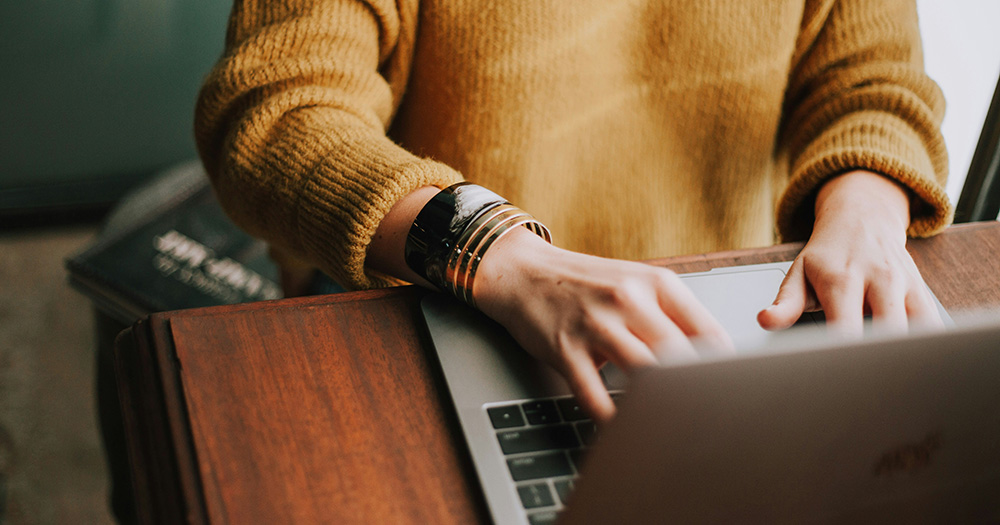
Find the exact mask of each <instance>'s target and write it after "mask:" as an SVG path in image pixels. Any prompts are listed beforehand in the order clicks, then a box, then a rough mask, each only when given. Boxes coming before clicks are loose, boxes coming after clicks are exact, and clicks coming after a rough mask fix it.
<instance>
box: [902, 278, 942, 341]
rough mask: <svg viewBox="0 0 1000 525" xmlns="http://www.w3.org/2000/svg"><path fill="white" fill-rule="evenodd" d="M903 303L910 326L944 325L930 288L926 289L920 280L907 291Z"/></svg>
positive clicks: (938, 326)
mask: <svg viewBox="0 0 1000 525" xmlns="http://www.w3.org/2000/svg"><path fill="white" fill-rule="evenodd" d="M905 305H906V313H907V315H908V316H909V317H910V324H911V326H913V327H915V328H919V329H934V328H942V327H944V321H943V320H942V319H941V313H940V312H939V311H938V308H937V303H935V302H934V299H933V298H932V297H931V292H930V290H928V289H927V287H926V286H925V285H924V283H923V281H922V280H921V281H920V282H919V283H917V284H915V285H914V286H913V287H912V288H911V289H910V290H909V291H908V292H907V294H906V298H905Z"/></svg>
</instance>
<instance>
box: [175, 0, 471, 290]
mask: <svg viewBox="0 0 1000 525" xmlns="http://www.w3.org/2000/svg"><path fill="white" fill-rule="evenodd" d="M415 18H416V2H415V1H411V2H398V3H397V2H393V1H391V0H385V1H382V0H371V1H368V2H361V1H359V0H337V1H334V0H329V1H318V0H317V1H312V0H239V1H237V2H235V4H234V7H233V11H232V15H231V17H230V21H229V30H228V33H227V37H226V48H225V53H224V55H223V57H222V58H221V60H220V61H219V63H218V64H217V65H216V67H215V68H214V69H213V70H212V72H211V73H210V74H209V76H208V78H207V80H206V81H205V83H204V85H203V87H202V91H201V93H200V95H199V99H198V105H197V109H196V117H195V128H196V133H195V135H196V141H197V144H198V149H199V153H200V155H201V157H202V160H203V162H204V164H205V167H206V170H207V171H208V173H209V176H210V177H211V179H212V182H213V186H214V188H215V190H216V193H217V194H218V196H219V200H220V202H221V203H222V205H223V207H224V208H225V209H226V211H227V213H229V215H231V216H232V217H233V219H234V220H236V222H238V223H239V224H240V225H241V226H243V227H244V228H245V229H247V230H248V231H249V232H250V233H252V234H254V235H257V236H259V237H262V238H264V239H266V240H267V241H269V242H270V243H272V244H273V245H277V246H278V247H279V248H281V249H283V250H287V251H290V252H291V253H294V254H295V255H296V256H297V257H299V258H301V259H303V260H306V261H309V262H312V263H314V264H316V265H317V266H319V267H320V268H321V269H323V270H324V271H326V272H327V273H328V274H330V275H331V276H332V277H333V278H334V279H336V280H337V281H339V282H340V283H341V284H343V285H345V286H348V287H351V288H372V287H378V286H385V285H389V284H394V283H395V282H396V281H394V280H393V279H391V278H389V277H387V276H384V275H380V274H378V273H376V272H374V271H371V270H369V269H367V268H366V267H365V264H364V262H365V254H366V251H367V247H368V245H369V243H370V242H371V239H372V237H373V235H374V233H375V230H376V228H377V227H378V224H379V222H381V220H382V218H383V217H384V216H385V214H386V213H387V212H388V211H389V209H390V208H391V207H392V205H393V204H394V203H396V202H397V201H398V200H399V199H400V198H402V197H403V196H405V195H406V194H408V193H409V192H411V191H413V190H415V189H417V188H419V187H422V186H427V185H435V186H439V187H443V186H446V185H448V184H451V183H453V182H456V181H458V180H460V178H461V177H460V175H459V174H458V173H457V172H455V171H454V170H452V169H450V168H448V167H447V166H444V165H443V164H440V163H437V162H434V161H431V160H428V159H422V158H418V157H416V156H414V155H412V154H411V153H409V152H407V151H405V150H404V149H403V148H401V147H399V146H397V145H396V144H394V143H393V142H392V141H391V140H390V139H389V138H387V136H386V128H387V126H388V123H389V122H390V120H391V118H392V115H393V113H394V111H395V109H396V108H397V106H398V104H399V100H400V98H401V96H402V92H403V88H404V86H405V83H406V77H407V74H408V72H409V62H410V60H411V57H412V48H413V36H414V31H415V23H416V22H415Z"/></svg>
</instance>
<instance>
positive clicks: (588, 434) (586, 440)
mask: <svg viewBox="0 0 1000 525" xmlns="http://www.w3.org/2000/svg"><path fill="white" fill-rule="evenodd" d="M576 431H577V432H579V433H580V441H582V442H583V446H585V447H589V446H591V445H593V444H594V441H595V440H596V439H597V425H596V424H594V422H593V421H590V420H588V421H581V422H579V423H577V424H576Z"/></svg>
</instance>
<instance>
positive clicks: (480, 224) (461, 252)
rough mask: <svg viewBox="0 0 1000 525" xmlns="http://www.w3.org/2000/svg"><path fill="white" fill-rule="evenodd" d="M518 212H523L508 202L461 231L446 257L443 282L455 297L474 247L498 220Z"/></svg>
mask: <svg viewBox="0 0 1000 525" xmlns="http://www.w3.org/2000/svg"><path fill="white" fill-rule="evenodd" d="M520 214H524V212H523V211H521V210H520V209H518V208H516V207H514V206H511V205H509V204H508V205H502V206H498V207H496V208H494V209H492V210H490V211H488V212H487V213H484V214H483V215H482V216H481V217H478V218H477V220H476V221H474V222H473V223H472V224H470V225H469V226H468V227H467V228H466V230H465V231H464V232H463V233H462V236H461V237H460V238H459V241H458V242H456V243H455V249H454V250H453V251H452V253H451V255H450V257H449V258H448V266H447V270H446V273H445V282H446V284H447V285H448V287H449V291H450V292H451V293H452V294H454V295H455V296H456V297H460V293H459V290H458V289H459V284H458V280H459V276H460V274H461V273H462V272H463V271H464V268H466V267H467V266H468V259H469V258H471V256H472V254H473V253H474V252H475V248H476V247H477V246H479V244H481V243H482V240H483V239H484V238H485V237H486V235H488V233H489V231H490V229H492V228H493V227H494V226H495V225H496V223H497V222H498V221H499V220H502V219H503V218H506V217H510V216H512V215H520Z"/></svg>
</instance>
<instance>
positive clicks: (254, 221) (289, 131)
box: [196, 0, 951, 288]
mask: <svg viewBox="0 0 1000 525" xmlns="http://www.w3.org/2000/svg"><path fill="white" fill-rule="evenodd" d="M922 62H923V57H922V52H921V47H920V38H919V34H918V26H917V19H916V11H915V7H914V5H913V1H912V0H880V1H871V0H853V1H850V0H844V1H838V0H816V1H812V0H780V1H779V0H768V1H766V2H759V1H735V0H733V1H706V0H691V1H681V0H677V1H658V0H615V1H609V0H530V1H488V0H423V1H416V0H399V1H388V0H386V1H383V0H372V1H368V2H362V1H357V0H337V1H335V0H327V1H318V0H317V1H309V0H242V1H238V2H236V4H235V7H234V9H233V13H232V17H231V20H230V25H229V33H228V37H227V42H226V51H225V54H224V56H223V57H222V59H221V60H220V62H219V63H218V65H217V66H216V67H215V69H214V70H213V71H212V72H211V74H210V75H209V77H208V79H207V80H206V82H205V85H204V87H203V90H202V92H201V95H200V98H199V103H198V108H197V115H196V136H197V143H198V146H199V151H200V153H201V156H202V158H203V160H204V163H205V166H206V168H207V170H208V172H209V174H210V175H211V177H212V179H213V183H214V186H215V188H216V192H217V193H218V195H219V198H220V200H221V201H222V203H223V206H224V207H225V208H226V209H227V211H228V212H229V213H230V214H231V215H232V216H233V217H234V218H235V219H236V220H237V222H239V223H240V224H241V225H242V226H243V227H244V228H246V229H247V230H248V231H250V232H251V233H253V234H256V235H258V236H261V237H263V238H265V239H267V240H268V241H270V242H271V243H272V244H274V245H276V246H278V247H280V248H283V249H284V250H286V251H288V252H291V253H293V254H296V255H297V257H298V258H300V259H303V260H307V261H310V262H312V263H313V264H316V265H317V266H319V267H320V268H322V269H323V270H325V271H326V272H327V273H329V274H330V275H332V276H333V277H334V278H335V279H337V280H339V281H340V282H341V283H343V284H345V285H347V286H349V287H353V288H367V287H374V286H381V285H385V284H388V283H392V282H393V281H392V280H391V279H388V278H386V277H385V276H383V275H379V274H377V273H376V272H373V271H371V270H368V269H367V268H365V265H364V259H365V253H366V249H367V246H368V244H369V242H370V240H371V238H372V235H373V234H374V232H375V229H376V228H377V226H378V224H379V222H380V221H381V219H382V217H383V216H384V215H385V214H386V213H387V212H388V211H389V209H390V207H392V205H393V204H394V203H395V202H396V201H397V200H398V199H400V198H401V197H403V196H404V195H406V194H407V193H409V192H411V191H413V190H415V189H417V188H419V187H421V186H425V185H436V186H441V187H443V186H446V185H448V184H451V183H453V182H456V181H459V180H461V179H463V178H464V179H466V180H470V181H473V182H476V183H478V184H481V185H483V186H486V187H487V188H490V189H492V190H494V191H496V192H497V193H499V194H500V195H503V196H504V197H506V198H507V199H509V200H510V201H511V202H512V203H514V204H515V205H517V206H519V207H521V208H523V209H525V210H527V211H529V212H530V213H532V214H533V215H535V216H536V217H537V218H538V219H539V220H541V221H542V222H544V223H545V224H546V225H548V226H549V227H550V228H551V230H552V233H553V237H554V239H555V242H556V244H557V245H560V246H562V247H565V248H569V249H572V250H576V251H581V252H586V253H591V254H596V255H602V256H613V257H618V258H625V259H646V258H653V257H662V256H669V255H674V254H681V253H696V252H708V251H715V250H720V249H731V248H740V247H751V246H762V245H767V244H771V243H773V242H774V241H775V239H776V236H780V237H781V238H784V239H790V240H793V239H803V238H805V237H806V236H807V235H808V233H809V231H810V229H811V227H812V221H813V216H812V214H813V209H812V206H813V198H814V196H815V192H816V191H817V189H818V187H819V186H820V185H821V184H822V183H823V182H824V181H825V180H826V179H828V178H830V177H831V176H834V175H837V174H839V173H842V172H844V171H846V170H851V169H856V168H857V169H868V170H871V171H875V172H878V173H881V174H883V175H885V176H887V177H891V178H893V179H895V180H897V181H899V182H900V183H902V184H903V185H904V186H906V187H907V188H909V190H910V193H911V195H912V199H911V200H912V203H913V204H912V209H913V211H912V214H913V219H912V224H911V226H910V232H909V233H910V234H911V235H916V236H922V235H929V234H932V233H935V232H937V231H939V230H940V229H941V228H943V227H945V226H946V225H947V224H948V222H949V221H950V218H951V206H950V204H949V202H948V198H947V196H946V194H945V193H944V189H943V184H944V181H945V177H946V170H947V159H946V153H945V148H944V143H943V140H942V138H941V136H940V134H939V131H938V125H939V123H940V120H941V118H942V115H943V110H944V103H943V99H942V96H941V93H940V91H939V90H938V88H937V86H936V85H935V84H934V83H933V82H932V81H931V80H930V79H929V78H928V77H927V76H926V75H925V74H924V73H923V65H922Z"/></svg>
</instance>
